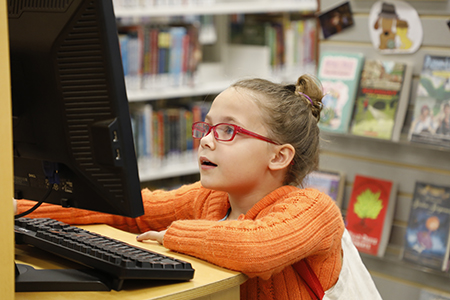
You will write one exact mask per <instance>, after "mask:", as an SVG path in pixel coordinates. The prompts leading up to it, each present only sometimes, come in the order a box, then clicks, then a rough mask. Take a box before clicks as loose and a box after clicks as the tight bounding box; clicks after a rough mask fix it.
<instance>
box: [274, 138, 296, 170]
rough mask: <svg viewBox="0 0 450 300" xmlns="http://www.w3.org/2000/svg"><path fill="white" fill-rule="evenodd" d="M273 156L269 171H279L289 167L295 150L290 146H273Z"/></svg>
mask: <svg viewBox="0 0 450 300" xmlns="http://www.w3.org/2000/svg"><path fill="white" fill-rule="evenodd" d="M275 147H276V149H275V151H274V156H273V157H272V159H271V160H270V163H269V168H270V169H271V170H281V169H284V168H286V167H288V166H289V164H290V163H291V162H292V160H293V159H294V154H295V148H294V147H293V146H292V145H291V144H284V145H278V146H275Z"/></svg>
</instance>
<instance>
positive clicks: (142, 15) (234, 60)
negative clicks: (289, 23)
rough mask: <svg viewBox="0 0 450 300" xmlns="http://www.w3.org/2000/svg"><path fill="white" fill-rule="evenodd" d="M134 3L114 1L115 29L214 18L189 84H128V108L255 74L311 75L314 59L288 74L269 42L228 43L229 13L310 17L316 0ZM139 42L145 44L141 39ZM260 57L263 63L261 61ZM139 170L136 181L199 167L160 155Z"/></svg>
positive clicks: (210, 91) (212, 91) (208, 92)
mask: <svg viewBox="0 0 450 300" xmlns="http://www.w3.org/2000/svg"><path fill="white" fill-rule="evenodd" d="M135 2H136V3H135V4H134V5H133V4H132V5H128V6H123V5H120V4H117V5H115V14H116V18H117V20H118V27H119V31H120V28H121V26H122V27H125V26H140V25H143V24H145V25H143V26H160V27H161V26H163V25H167V24H170V23H173V22H174V21H173V20H176V21H175V22H177V21H178V22H179V21H180V20H184V21H185V20H188V21H187V22H189V20H193V19H195V18H197V17H198V16H209V17H210V20H213V21H212V22H213V24H214V25H213V26H214V31H215V34H214V35H215V38H213V39H212V42H211V41H208V42H207V43H206V44H203V45H202V46H201V51H202V60H201V61H200V62H199V63H198V66H197V70H196V72H195V82H194V83H190V84H182V85H177V86H171V85H170V84H169V85H167V83H165V84H163V85H160V84H156V85H153V87H150V88H148V87H145V84H144V86H141V87H136V86H131V85H129V86H128V88H127V94H128V99H129V101H130V106H131V108H133V106H135V107H136V106H139V105H140V106H142V105H146V104H150V105H152V106H153V104H155V105H156V106H158V104H156V103H158V102H160V101H163V102H165V103H166V104H168V105H170V106H174V105H176V104H173V105H171V103H176V100H177V99H179V98H187V97H192V98H194V97H200V98H201V97H207V96H214V95H217V94H218V93H220V92H221V91H223V90H224V89H226V88H227V87H228V86H229V85H230V84H231V83H232V82H234V81H235V80H236V79H238V78H243V77H251V76H253V77H256V76H257V77H262V78H266V79H269V80H273V81H277V82H281V81H287V80H289V81H292V80H294V79H296V78H297V77H296V76H298V74H300V73H312V74H314V73H315V67H316V66H315V60H314V61H312V63H309V64H305V65H302V66H301V70H298V69H296V70H292V69H290V70H289V72H288V71H286V70H284V71H280V70H278V69H277V70H275V68H273V67H272V66H271V65H270V51H271V50H270V49H269V47H268V46H265V45H236V44H231V43H229V41H228V37H229V24H230V22H231V19H230V16H231V15H234V14H239V15H242V14H260V15H263V14H266V15H272V16H273V15H274V14H278V15H282V16H284V17H286V16H290V15H291V14H295V15H297V16H298V15H300V16H304V17H305V18H310V19H314V13H315V12H316V11H317V9H318V1H316V0H286V1H273V0H246V1H225V0H216V1H192V2H195V3H197V4H190V5H181V4H180V5H148V6H145V5H139V4H137V3H138V1H135ZM188 2H189V1H188ZM205 2H207V3H205ZM128 3H133V2H132V1H131V2H128ZM141 3H142V2H141ZM180 3H181V1H180ZM196 20H198V19H196ZM181 22H183V21H181ZM209 24H211V23H209ZM160 27H159V28H160ZM316 29H317V28H316V25H314V30H316ZM143 36H145V35H143ZM141 41H142V40H141ZM316 42H317V38H316V34H314V40H313V41H311V43H312V48H314V49H315V50H314V56H316V55H317V53H316V50H317V43H316ZM142 43H143V44H145V42H142ZM142 59H143V56H142ZM264 61H265V62H266V63H261V62H264ZM124 65H126V63H124ZM274 70H275V71H274ZM125 73H126V72H125ZM294 74H295V75H294ZM126 77H127V76H126ZM171 101H174V102H171ZM200 101H202V100H200ZM135 139H136V137H135ZM136 140H137V139H136ZM138 142H139V141H138ZM138 156H139V155H138ZM138 159H139V158H138ZM147 161H148V160H147ZM139 173H140V179H141V182H147V181H153V180H159V179H164V178H171V177H176V176H184V175H191V174H196V173H198V166H197V162H196V159H195V155H193V156H192V158H191V159H188V160H186V159H185V160H182V161H179V160H176V159H175V160H173V161H171V160H170V159H166V158H164V159H163V163H159V164H156V165H155V164H154V163H146V162H145V160H144V161H140V163H139Z"/></svg>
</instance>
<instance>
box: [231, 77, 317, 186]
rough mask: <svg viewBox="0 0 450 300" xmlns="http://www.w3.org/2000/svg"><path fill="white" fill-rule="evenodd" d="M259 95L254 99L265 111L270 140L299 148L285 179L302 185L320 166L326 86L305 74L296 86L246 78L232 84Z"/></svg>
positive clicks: (285, 182)
mask: <svg viewBox="0 0 450 300" xmlns="http://www.w3.org/2000/svg"><path fill="white" fill-rule="evenodd" d="M231 87H234V88H236V89H239V88H243V89H247V90H250V91H253V92H255V93H254V94H253V98H254V99H255V100H256V103H257V104H258V106H259V108H260V109H261V111H262V112H263V115H262V117H263V122H264V124H265V125H267V130H268V132H269V134H268V135H269V138H271V139H272V140H274V141H276V142H278V143H280V144H291V145H292V146H293V147H294V148H295V155H294V158H293V161H292V162H293V163H292V164H291V165H290V166H289V168H288V171H287V173H286V177H285V180H284V184H286V185H294V186H302V184H303V179H304V178H305V177H306V176H307V175H308V174H309V173H310V172H312V171H314V170H316V169H317V167H318V164H319V138H320V137H319V127H318V126H317V124H318V122H319V119H320V112H321V111H322V97H323V92H322V87H321V84H320V82H319V80H318V79H316V78H315V77H312V76H310V75H302V76H300V77H299V78H298V80H297V82H296V83H295V84H287V85H285V84H278V83H273V82H271V81H268V80H264V79H258V78H256V79H244V80H240V81H238V82H236V83H234V84H232V85H231Z"/></svg>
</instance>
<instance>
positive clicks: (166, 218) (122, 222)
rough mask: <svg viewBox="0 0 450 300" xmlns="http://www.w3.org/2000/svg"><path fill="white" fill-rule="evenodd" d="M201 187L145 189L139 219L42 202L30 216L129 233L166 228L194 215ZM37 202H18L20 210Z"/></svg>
mask: <svg viewBox="0 0 450 300" xmlns="http://www.w3.org/2000/svg"><path fill="white" fill-rule="evenodd" d="M200 188H201V186H200V184H199V183H195V184H193V185H190V186H186V187H181V188H179V189H177V190H175V191H162V190H156V191H153V192H152V191H150V190H148V189H144V190H142V198H143V203H144V210H145V214H144V215H143V216H141V217H138V218H128V217H123V216H117V215H111V214H105V213H100V212H94V211H89V210H83V209H77V208H63V207H61V206H58V205H52V204H46V203H43V204H42V205H41V206H40V207H39V208H38V209H37V210H36V211H34V212H33V213H31V214H29V215H27V216H26V217H31V218H52V219H56V220H59V221H61V222H64V223H67V224H75V225H87V224H108V225H111V226H113V227H115V228H118V229H121V230H125V231H128V232H133V233H139V232H145V231H148V230H164V229H166V228H167V227H168V226H169V225H170V224H171V223H172V222H173V221H174V220H175V219H178V218H183V219H188V218H191V216H190V214H191V212H192V211H194V209H192V205H193V204H194V201H192V198H193V197H194V195H195V194H196V193H197V192H198V190H199V189H200ZM35 204H36V202H35V201H28V200H19V201H17V213H22V212H24V211H26V210H28V209H29V208H31V207H33V206H34V205H35Z"/></svg>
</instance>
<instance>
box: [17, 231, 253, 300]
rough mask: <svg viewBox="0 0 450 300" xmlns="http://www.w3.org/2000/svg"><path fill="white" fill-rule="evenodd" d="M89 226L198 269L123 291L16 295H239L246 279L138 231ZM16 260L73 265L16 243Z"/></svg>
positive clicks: (25, 295)
mask: <svg viewBox="0 0 450 300" xmlns="http://www.w3.org/2000/svg"><path fill="white" fill-rule="evenodd" d="M79 227H80V228H84V229H86V230H89V231H92V232H97V233H100V234H102V235H105V236H109V237H113V238H115V239H118V240H122V241H125V242H127V243H130V244H133V245H136V246H139V247H142V248H147V249H149V250H152V251H155V252H159V253H162V254H165V255H168V256H172V257H175V258H179V259H182V260H185V261H188V262H190V263H191V264H192V267H193V268H194V269H195V274H194V278H193V279H192V280H191V281H188V282H180V283H170V284H161V282H158V281H150V282H145V283H144V282H139V283H136V282H132V281H130V282H125V284H124V289H122V290H121V291H118V292H117V291H114V290H113V291H110V292H21V293H15V296H16V297H15V299H16V300H21V299H27V300H32V299H46V300H51V299H58V300H59V299H77V300H84V299H86V300H87V299H89V300H92V299H95V300H101V299H121V300H123V299H170V300H174V299H189V300H191V299H202V300H206V299H208V300H213V299H216V300H219V299H220V300H231V299H239V286H240V285H241V284H242V283H243V282H245V280H246V279H247V278H246V276H245V275H243V274H242V273H239V272H234V271H230V270H227V269H223V268H220V267H217V266H215V265H212V264H210V263H207V262H205V261H202V260H200V259H196V258H193V257H190V256H187V255H183V254H179V253H175V252H171V251H170V250H168V249H166V248H164V247H163V246H161V245H159V244H158V243H156V242H148V243H140V242H137V241H136V235H134V234H130V233H128V232H124V231H121V230H117V229H115V228H112V227H110V226H107V225H88V226H79ZM16 262H17V263H25V264H29V265H32V266H33V267H35V268H36V269H39V268H41V269H58V268H70V267H73V265H71V263H70V262H68V261H67V260H63V259H60V258H58V257H55V256H54V255H49V254H48V253H45V252H44V251H41V250H39V249H34V248H33V247H29V246H23V245H20V246H17V247H16Z"/></svg>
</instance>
